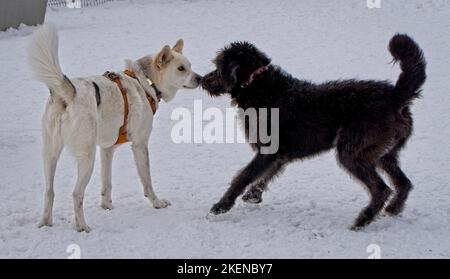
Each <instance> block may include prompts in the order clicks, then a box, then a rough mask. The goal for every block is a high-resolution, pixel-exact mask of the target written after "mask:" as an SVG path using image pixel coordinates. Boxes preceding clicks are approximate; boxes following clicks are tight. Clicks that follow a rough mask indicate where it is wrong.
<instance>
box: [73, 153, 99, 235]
mask: <svg viewBox="0 0 450 279" xmlns="http://www.w3.org/2000/svg"><path fill="white" fill-rule="evenodd" d="M94 162H95V146H94V149H93V150H91V151H90V152H87V153H86V154H84V155H78V156H77V163H78V177H77V184H76V186H75V189H74V191H73V194H72V196H73V206H74V211H75V227H76V230H77V231H79V232H82V231H85V232H89V231H90V230H91V228H89V226H88V225H87V224H86V220H85V218H84V211H83V199H84V191H85V189H86V186H87V185H88V183H89V180H90V179H91V176H92V171H93V169H94Z"/></svg>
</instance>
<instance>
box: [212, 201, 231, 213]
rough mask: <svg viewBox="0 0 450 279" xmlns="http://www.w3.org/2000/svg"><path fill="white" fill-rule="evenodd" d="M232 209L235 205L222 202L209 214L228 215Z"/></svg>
mask: <svg viewBox="0 0 450 279" xmlns="http://www.w3.org/2000/svg"><path fill="white" fill-rule="evenodd" d="M232 207H233V203H229V202H222V201H221V202H218V203H216V204H215V205H214V206H213V207H212V208H211V210H210V211H209V212H210V213H211V214H214V215H219V214H224V213H227V212H228V211H230V209H231V208H232Z"/></svg>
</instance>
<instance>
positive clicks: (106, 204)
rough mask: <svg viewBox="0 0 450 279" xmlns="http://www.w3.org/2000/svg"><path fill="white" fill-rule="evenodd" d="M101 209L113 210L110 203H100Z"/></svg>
mask: <svg viewBox="0 0 450 279" xmlns="http://www.w3.org/2000/svg"><path fill="white" fill-rule="evenodd" d="M101 206H102V208H103V209H105V210H111V209H113V208H114V206H113V204H112V202H111V201H102V205H101Z"/></svg>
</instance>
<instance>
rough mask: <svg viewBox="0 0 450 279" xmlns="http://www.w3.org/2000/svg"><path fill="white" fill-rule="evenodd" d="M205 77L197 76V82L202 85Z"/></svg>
mask: <svg viewBox="0 0 450 279" xmlns="http://www.w3.org/2000/svg"><path fill="white" fill-rule="evenodd" d="M202 79H203V77H202V76H201V75H196V76H195V80H196V81H197V82H198V83H200V82H201V81H202Z"/></svg>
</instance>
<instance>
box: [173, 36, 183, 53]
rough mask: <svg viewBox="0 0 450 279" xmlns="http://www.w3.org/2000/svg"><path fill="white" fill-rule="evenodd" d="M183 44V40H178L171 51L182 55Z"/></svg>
mask: <svg viewBox="0 0 450 279" xmlns="http://www.w3.org/2000/svg"><path fill="white" fill-rule="evenodd" d="M183 47H184V42H183V39H179V40H178V41H177V43H176V44H175V45H174V46H173V48H172V50H173V51H175V52H178V53H179V54H182V53H183Z"/></svg>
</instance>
